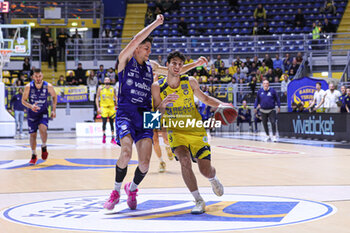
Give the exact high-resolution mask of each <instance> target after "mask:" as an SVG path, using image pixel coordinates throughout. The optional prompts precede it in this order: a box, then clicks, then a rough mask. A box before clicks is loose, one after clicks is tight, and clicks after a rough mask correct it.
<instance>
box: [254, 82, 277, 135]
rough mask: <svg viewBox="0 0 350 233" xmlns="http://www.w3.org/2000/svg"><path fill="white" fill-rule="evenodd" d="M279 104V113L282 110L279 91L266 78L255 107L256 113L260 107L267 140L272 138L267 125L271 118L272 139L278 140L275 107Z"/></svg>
mask: <svg viewBox="0 0 350 233" xmlns="http://www.w3.org/2000/svg"><path fill="white" fill-rule="evenodd" d="M276 105H277V107H278V108H277V113H279V112H280V107H281V106H280V105H281V104H280V99H279V97H278V95H277V92H276V91H275V90H274V89H273V88H270V84H269V81H268V80H264V82H263V87H262V88H261V89H260V90H259V91H258V94H257V96H256V100H255V104H254V109H255V113H257V109H260V112H261V117H262V122H263V126H264V130H265V133H266V138H265V141H268V140H269V139H270V134H269V128H268V125H267V121H268V119H270V122H271V127H272V134H273V136H272V141H273V142H276V141H277V138H276V110H275V107H276Z"/></svg>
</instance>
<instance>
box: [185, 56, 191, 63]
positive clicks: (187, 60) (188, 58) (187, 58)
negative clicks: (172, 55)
mask: <svg viewBox="0 0 350 233" xmlns="http://www.w3.org/2000/svg"><path fill="white" fill-rule="evenodd" d="M192 62H193V59H192V58H191V56H190V55H187V56H186V60H185V64H190V63H192Z"/></svg>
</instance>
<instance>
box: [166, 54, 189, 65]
mask: <svg viewBox="0 0 350 233" xmlns="http://www.w3.org/2000/svg"><path fill="white" fill-rule="evenodd" d="M175 57H178V58H180V59H181V60H182V61H183V62H185V61H186V58H185V55H184V54H183V53H181V52H180V51H172V52H171V53H169V55H168V57H167V62H168V63H170V60H171V59H173V58H175Z"/></svg>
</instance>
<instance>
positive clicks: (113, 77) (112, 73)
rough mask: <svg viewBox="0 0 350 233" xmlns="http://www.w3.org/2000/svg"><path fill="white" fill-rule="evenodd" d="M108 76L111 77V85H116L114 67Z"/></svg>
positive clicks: (109, 70) (110, 69)
mask: <svg viewBox="0 0 350 233" xmlns="http://www.w3.org/2000/svg"><path fill="white" fill-rule="evenodd" d="M106 76H107V77H109V79H110V80H111V84H112V85H114V84H115V81H116V78H115V72H114V70H113V68H112V67H111V68H109V69H108V72H107V74H106Z"/></svg>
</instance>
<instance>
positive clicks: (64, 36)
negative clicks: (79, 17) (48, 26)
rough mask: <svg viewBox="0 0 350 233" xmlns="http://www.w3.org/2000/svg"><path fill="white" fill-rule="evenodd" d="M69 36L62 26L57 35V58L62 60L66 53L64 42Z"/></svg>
mask: <svg viewBox="0 0 350 233" xmlns="http://www.w3.org/2000/svg"><path fill="white" fill-rule="evenodd" d="M68 38H69V35H68V34H67V33H66V32H65V31H64V28H61V29H60V32H59V33H58V35H57V41H58V53H59V60H60V61H64V59H65V54H66V42H67V40H68Z"/></svg>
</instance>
